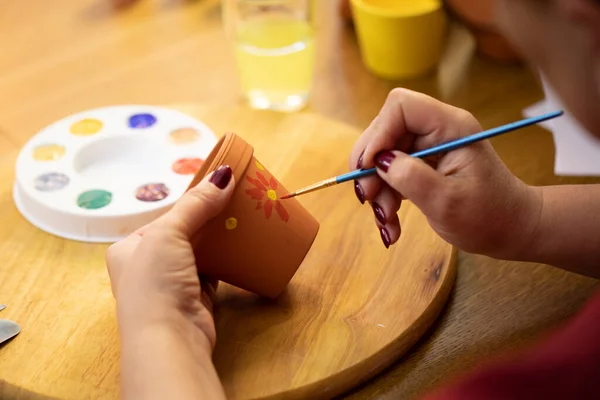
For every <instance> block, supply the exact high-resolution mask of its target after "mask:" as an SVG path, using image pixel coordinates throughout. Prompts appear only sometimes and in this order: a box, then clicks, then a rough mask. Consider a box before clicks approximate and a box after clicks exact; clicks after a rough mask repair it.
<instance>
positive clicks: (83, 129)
mask: <svg viewBox="0 0 600 400" xmlns="http://www.w3.org/2000/svg"><path fill="white" fill-rule="evenodd" d="M100 129H102V121H99V120H97V119H92V118H86V119H82V120H81V121H78V122H75V123H74V124H73V125H71V133H72V134H73V135H77V136H90V135H94V134H96V133H98V132H100Z"/></svg>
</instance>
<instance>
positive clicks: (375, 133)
mask: <svg viewBox="0 0 600 400" xmlns="http://www.w3.org/2000/svg"><path fill="white" fill-rule="evenodd" d="M371 129H372V132H371V133H370V140H369V142H368V144H367V145H366V148H365V154H364V156H363V158H364V163H365V167H367V168H370V167H372V166H373V165H374V158H375V156H376V154H378V153H379V152H381V151H383V150H393V149H396V150H400V151H402V152H407V151H409V150H412V148H414V149H415V150H420V149H423V148H428V147H431V146H433V145H436V144H440V143H442V142H446V141H448V140H452V139H457V138H459V137H463V136H466V135H468V134H471V133H474V132H478V131H480V130H481V126H480V125H479V123H478V122H477V120H476V119H475V118H474V117H473V115H471V114H470V113H469V112H467V111H465V110H463V109H460V108H457V107H454V106H451V105H449V104H446V103H443V102H441V101H439V100H436V99H434V98H433V97H430V96H427V95H425V94H423V93H418V92H413V91H411V90H407V89H394V90H392V91H391V92H390V94H389V96H388V99H387V100H386V102H385V104H384V106H383V108H382V110H381V113H380V114H379V118H378V119H377V122H376V123H374V124H373V126H372V128H371Z"/></svg>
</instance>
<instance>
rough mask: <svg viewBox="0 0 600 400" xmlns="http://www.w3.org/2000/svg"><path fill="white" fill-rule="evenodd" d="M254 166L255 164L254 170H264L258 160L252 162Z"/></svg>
mask: <svg viewBox="0 0 600 400" xmlns="http://www.w3.org/2000/svg"><path fill="white" fill-rule="evenodd" d="M254 164H256V168H258V169H259V170H261V171H264V170H265V167H263V166H262V164H261V163H259V162H258V160H256V161H255V162H254Z"/></svg>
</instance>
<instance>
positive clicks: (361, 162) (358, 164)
mask: <svg viewBox="0 0 600 400" xmlns="http://www.w3.org/2000/svg"><path fill="white" fill-rule="evenodd" d="M364 155H365V151H364V150H363V151H362V153H360V157H358V162H357V163H356V169H362V164H363V156H364Z"/></svg>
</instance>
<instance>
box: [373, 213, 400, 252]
mask: <svg viewBox="0 0 600 400" xmlns="http://www.w3.org/2000/svg"><path fill="white" fill-rule="evenodd" d="M388 218H389V219H388V222H387V223H386V224H385V225H379V224H378V225H377V227H378V228H379V234H380V235H381V240H382V241H383V244H384V245H385V247H386V248H389V247H390V246H391V245H393V244H394V243H396V242H397V241H398V239H400V232H401V228H400V220H399V219H398V215H397V214H394V215H393V216H391V217H388Z"/></svg>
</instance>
